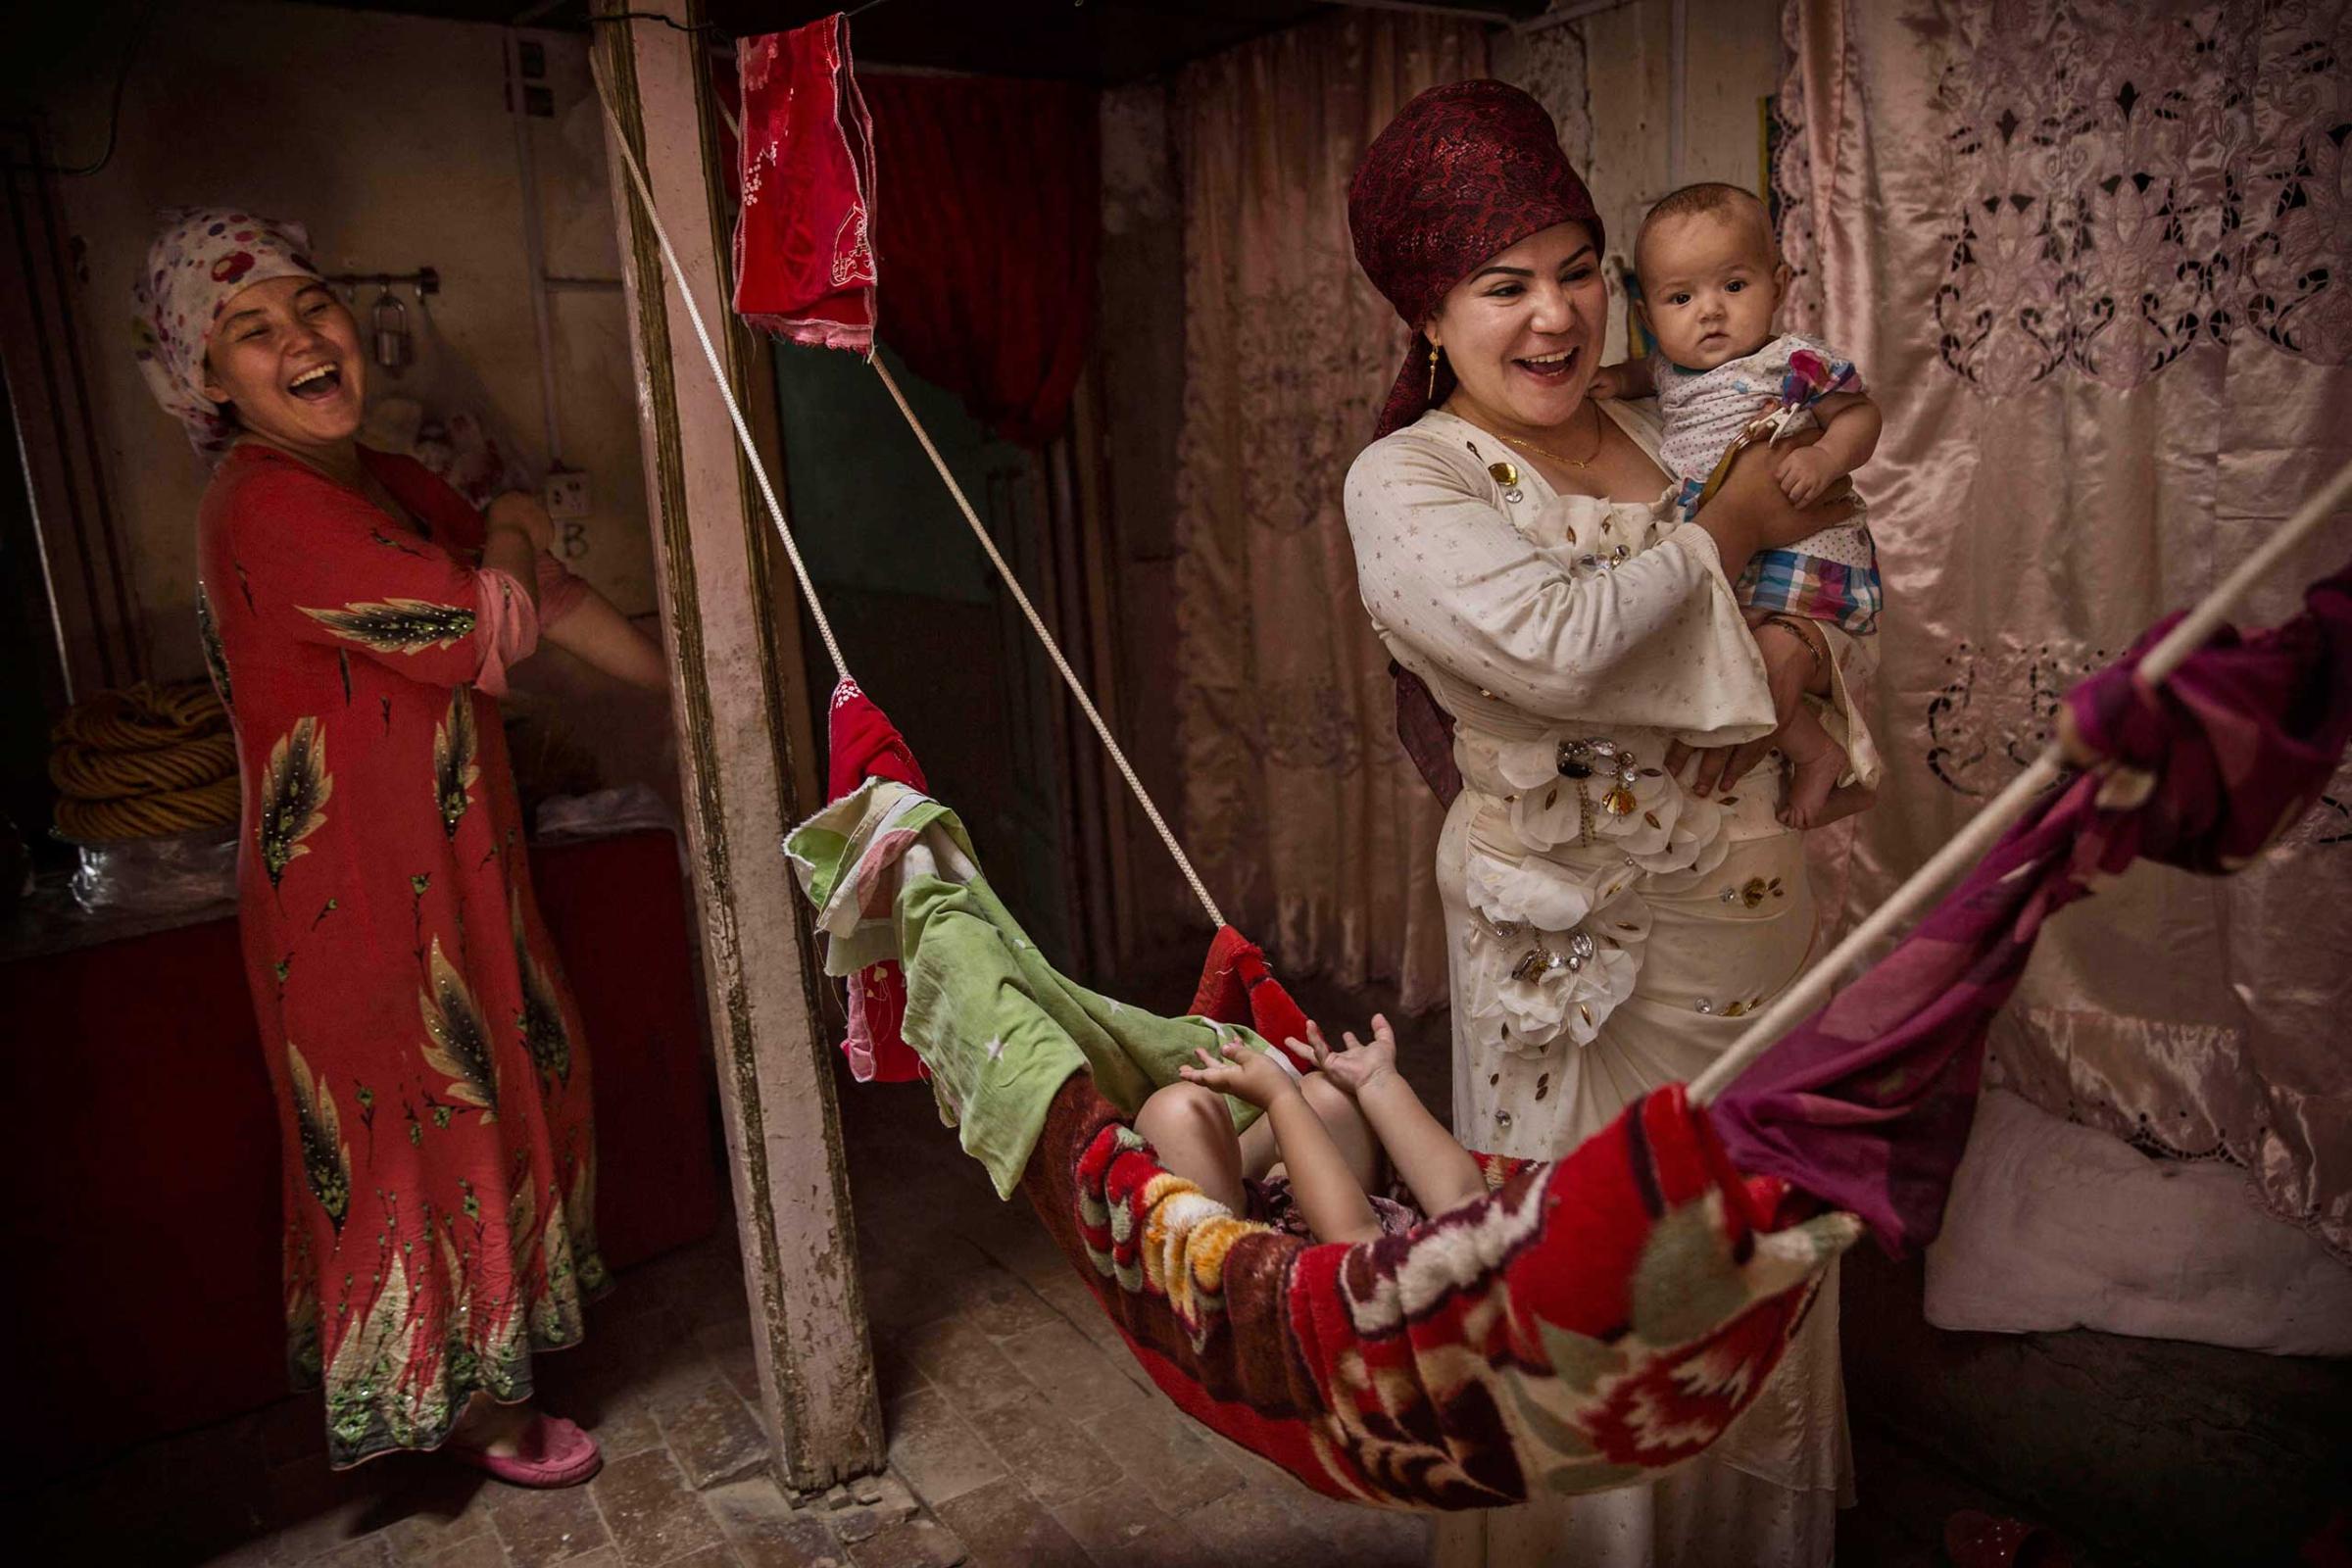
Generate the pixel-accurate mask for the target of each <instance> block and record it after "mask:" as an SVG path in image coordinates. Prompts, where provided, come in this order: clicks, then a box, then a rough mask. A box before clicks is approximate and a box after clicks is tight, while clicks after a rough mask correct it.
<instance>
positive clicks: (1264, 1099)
mask: <svg viewBox="0 0 2352 1568" xmlns="http://www.w3.org/2000/svg"><path fill="white" fill-rule="evenodd" d="M1220 1049H1221V1050H1222V1051H1223V1053H1224V1059H1223V1060H1222V1061H1220V1060H1218V1059H1217V1058H1216V1057H1215V1056H1212V1055H1210V1054H1209V1052H1208V1048H1207V1047H1206V1046H1202V1047H1201V1048H1200V1049H1199V1050H1198V1051H1196V1052H1194V1053H1193V1054H1194V1055H1196V1056H1198V1057H1199V1058H1200V1060H1201V1064H1200V1065H1199V1066H1197V1067H1190V1066H1188V1067H1179V1068H1177V1069H1176V1076H1177V1077H1179V1078H1182V1079H1183V1080H1184V1081H1185V1082H1186V1083H1188V1084H1200V1085H1201V1087H1203V1088H1206V1089H1214V1090H1215V1091H1216V1092H1217V1093H1218V1094H1220V1095H1231V1096H1233V1098H1234V1099H1236V1100H1242V1101H1247V1102H1249V1103H1250V1104H1252V1105H1255V1106H1256V1107H1257V1108H1258V1109H1260V1110H1263V1109H1265V1108H1266V1107H1267V1106H1268V1105H1271V1104H1273V1103H1274V1102H1276V1101H1277V1100H1280V1099H1281V1098H1282V1097H1283V1096H1284V1095H1286V1094H1289V1093H1291V1092H1292V1091H1294V1090H1296V1089H1297V1088H1298V1087H1299V1085H1298V1082H1297V1080H1295V1079H1293V1078H1292V1077H1291V1075H1290V1074H1289V1073H1288V1072H1286V1071H1285V1070H1283V1067H1282V1064H1281V1063H1280V1062H1278V1061H1276V1060H1275V1059H1274V1056H1273V1054H1272V1053H1271V1052H1265V1051H1254V1050H1251V1049H1250V1047H1248V1046H1246V1045H1244V1044H1242V1043H1241V1042H1240V1041H1239V1040H1230V1039H1229V1040H1227V1041H1226V1042H1225V1043H1224V1045H1223V1046H1222V1047H1221V1048H1220Z"/></svg>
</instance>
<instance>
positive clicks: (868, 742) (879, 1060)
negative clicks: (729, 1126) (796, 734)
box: [825, 675, 931, 1084]
mask: <svg viewBox="0 0 2352 1568" xmlns="http://www.w3.org/2000/svg"><path fill="white" fill-rule="evenodd" d="M825 738H826V760H825V797H826V799H828V800H834V801H838V800H840V799H841V798H842V797H843V796H845V795H848V794H850V793H851V792H852V791H854V790H856V789H857V788H858V786H859V785H861V784H863V783H864V782H865V781H866V780H867V779H869V778H886V779H891V780H894V781H896V782H897V783H901V784H904V785H906V786H907V788H908V789H913V790H924V791H928V790H929V789H930V787H931V786H930V785H928V784H926V783H925V782H924V781H923V767H922V764H921V763H920V762H917V761H916V760H914V749H913V748H912V747H910V746H908V745H907V740H906V737H904V736H902V735H901V734H900V733H899V728H898V726H897V725H896V724H893V723H892V722H891V721H890V718H889V716H888V715H887V714H885V713H884V712H883V711H882V710H881V709H879V708H877V707H875V706H874V701H873V699H872V698H870V697H868V696H866V695H865V693H864V692H863V691H862V690H860V689H859V687H858V683H857V682H856V681H854V680H852V679H850V678H849V677H848V676H847V675H844V676H843V677H842V678H841V682H840V684H838V685H836V686H835V687H834V688H833V702H832V707H831V711H830V714H829V716H828V717H827V720H826V724H825ZM848 992H849V995H848V1003H849V1017H850V1026H849V1032H848V1033H847V1034H846V1035H844V1036H843V1037H842V1042H841V1052H842V1054H843V1055H845V1056H847V1057H849V1059H850V1076H851V1077H853V1078H855V1079H857V1080H858V1082H859V1083H861V1084H866V1083H885V1084H903V1083H909V1082H912V1081H913V1080H915V1079H917V1078H928V1077H930V1076H931V1070H930V1069H929V1068H928V1067H925V1066H924V1065H923V1058H922V1057H921V1056H919V1055H917V1054H915V1051H914V1048H913V1047H912V1046H910V1045H908V1044H907V1037H906V1035H905V1033H903V1030H904V1027H905V1025H906V1021H907V974H906V971H905V970H903V969H901V968H900V967H899V964H898V961H897V960H896V959H891V960H888V961H886V962H882V963H871V964H868V965H866V966H865V967H864V968H862V969H860V970H858V972H857V973H856V974H854V975H852V976H850V982H849V988H848Z"/></svg>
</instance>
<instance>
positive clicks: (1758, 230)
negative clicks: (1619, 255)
mask: <svg viewBox="0 0 2352 1568" xmlns="http://www.w3.org/2000/svg"><path fill="white" fill-rule="evenodd" d="M1637 260H1638V265H1639V267H1640V270H1641V273H1642V311H1643V312H1644V313H1645V314H1646V315H1647V316H1648V318H1649V327H1650V330H1651V331H1652V332H1655V333H1656V334H1657V338H1658V347H1659V348H1660V349H1662V350H1664V351H1665V355H1666V357H1667V358H1668V359H1670V360H1672V361H1673V362H1674V363H1675V364H1677V365H1679V366H1681V367H1682V368H1684V369H1686V370H1712V369H1713V368H1715V367H1717V366H1718V365H1722V364H1724V363H1725V362H1726V361H1730V360H1736V359H1738V358H1740V356H1741V355H1743V354H1753V353H1754V352H1755V351H1756V350H1758V349H1760V348H1762V347H1763V346H1764V345H1765V344H1767V343H1769V342H1771V341H1772V313H1773V311H1774V310H1775V309H1776V308H1778V307H1779V305H1780V303H1781V287H1782V284H1783V282H1784V281H1785V278H1786V272H1785V270H1784V269H1783V268H1781V267H1780V266H1779V265H1778V264H1777V262H1776V261H1775V259H1774V257H1773V250H1772V236H1771V234H1770V233H1769V232H1768V231H1767V230H1766V229H1765V228H1764V226H1763V224H1762V223H1760V222H1758V221H1755V220H1754V219H1753V217H1752V216H1751V215H1748V214H1745V213H1741V212H1738V211H1732V212H1720V213H1694V214H1691V215H1690V216H1688V217H1683V218H1668V219H1662V220H1660V221H1658V222H1656V223H1654V224H1652V225H1651V226H1650V229H1649V232H1648V233H1646V234H1644V235H1642V252H1641V255H1640V257H1639V258H1638V259H1637Z"/></svg>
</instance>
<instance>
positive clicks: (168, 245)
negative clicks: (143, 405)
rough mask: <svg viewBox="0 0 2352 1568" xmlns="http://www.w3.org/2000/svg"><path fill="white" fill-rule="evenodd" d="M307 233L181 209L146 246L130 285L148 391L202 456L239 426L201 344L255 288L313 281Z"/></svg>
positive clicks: (232, 214) (218, 210)
mask: <svg viewBox="0 0 2352 1568" xmlns="http://www.w3.org/2000/svg"><path fill="white" fill-rule="evenodd" d="M318 275H319V270H318V269H317V268H316V267H314V266H312V265H311V236H310V232H309V230H307V229H305V228H304V227H303V226H302V225H301V224H300V223H285V222H279V221H276V220H275V219H270V218H261V217H258V216H256V215H254V214H252V213H246V212H240V211H238V210H236V209H235V208H229V207H176V208H171V209H168V210H167V211H166V212H165V213H164V214H163V229H162V231H161V232H160V233H158V234H157V235H156V237H155V241H154V243H153V244H152V245H150V246H149V247H148V250H147V266H146V269H145V270H143V271H141V272H140V273H139V277H138V281H137V282H136V283H134V284H133V285H132V287H131V304H132V316H131V332H132V335H133V337H134V339H135V341H136V348H135V350H134V352H135V354H136V356H137V358H138V362H139V369H140V371H141V373H143V374H144V375H145V376H146V377H147V389H148V390H149V391H150V392H152V393H154V394H155V400H156V401H157V402H158V403H161V404H162V405H163V406H164V411H165V412H166V413H167V414H170V415H171V416H172V417H173V418H175V419H177V420H178V421H179V422H180V423H181V424H182V425H183V426H185V427H186V429H187V432H188V439H189V440H190V441H192V442H194V443H195V445H196V450H197V451H198V452H201V453H203V454H204V455H205V456H207V457H214V458H217V457H219V456H220V455H221V453H223V452H225V451H227V450H228V444H229V443H230V442H231V441H233V440H235V439H236V434H237V430H236V426H235V425H234V424H233V423H231V422H230V421H228V420H227V419H224V418H222V417H221V407H220V405H219V404H217V403H215V402H214V401H213V400H212V399H210V398H208V397H206V396H205V395H204V346H205V343H206V341H207V340H208V339H209V338H210V337H211V336H212V332H213V322H214V320H215V319H218V318H219V317H220V315H221V307H223V306H225V305H226V304H227V303H228V302H229V301H230V300H232V299H235V298H236V297H237V296H238V295H239V294H242V293H243V292H244V291H245V290H247V289H249V288H251V287H253V286H254V285H255V284H256V283H267V282H270V280H272V279H274V278H280V277H317V276H318Z"/></svg>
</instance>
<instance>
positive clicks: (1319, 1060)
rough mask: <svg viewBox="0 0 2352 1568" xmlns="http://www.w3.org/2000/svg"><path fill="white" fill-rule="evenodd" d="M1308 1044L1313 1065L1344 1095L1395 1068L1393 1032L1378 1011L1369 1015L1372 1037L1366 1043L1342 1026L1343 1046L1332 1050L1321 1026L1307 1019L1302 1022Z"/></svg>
mask: <svg viewBox="0 0 2352 1568" xmlns="http://www.w3.org/2000/svg"><path fill="white" fill-rule="evenodd" d="M1306 1038H1307V1043H1308V1045H1309V1046H1310V1047H1311V1048H1312V1049H1313V1052H1314V1057H1315V1065H1316V1066H1317V1067H1319V1068H1321V1069H1322V1072H1323V1076H1324V1077H1326V1078H1328V1079H1330V1080H1331V1081H1332V1082H1333V1083H1334V1084H1336V1085H1337V1086H1338V1087H1339V1088H1340V1090H1341V1091H1342V1092H1343V1093H1345V1094H1346V1095H1347V1096H1348V1099H1350V1100H1353V1099H1354V1098H1355V1097H1356V1096H1358V1095H1360V1094H1362V1093H1363V1092H1364V1091H1365V1090H1367V1089H1369V1088H1371V1087H1372V1085H1374V1084H1376V1083H1378V1082H1379V1081H1380V1080H1381V1078H1382V1077H1383V1076H1384V1075H1387V1074H1392V1073H1394V1072H1396V1070H1397V1034H1396V1031H1395V1030H1393V1029H1391V1028H1390V1027H1389V1020H1388V1019H1387V1018H1385V1017H1383V1016H1382V1015H1381V1014H1379V1013H1377V1012H1376V1013H1374V1014H1373V1015H1372V1040H1371V1043H1370V1044H1369V1045H1367V1044H1365V1043H1364V1042H1363V1041H1361V1040H1358V1039H1356V1038H1355V1036H1354V1035H1353V1034H1351V1033H1348V1032H1347V1031H1345V1030H1343V1031H1342V1032H1341V1034H1340V1039H1341V1040H1342V1041H1344V1042H1345V1043H1346V1049H1345V1050H1341V1051H1334V1050H1332V1049H1331V1045H1330V1043H1329V1042H1328V1041H1326V1040H1325V1039H1324V1038H1323V1030H1322V1028H1321V1026H1319V1025H1317V1024H1316V1023H1314V1022H1313V1021H1312V1020H1309V1021H1308V1023H1307V1026H1306Z"/></svg>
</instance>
